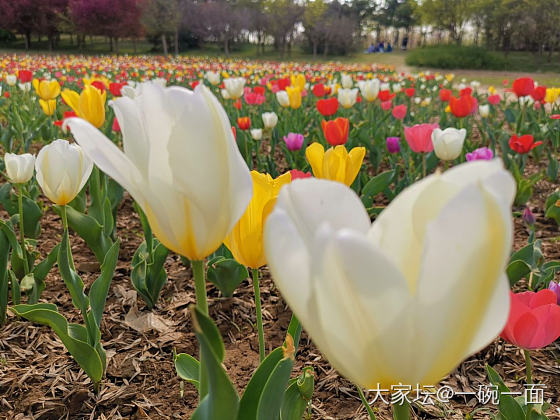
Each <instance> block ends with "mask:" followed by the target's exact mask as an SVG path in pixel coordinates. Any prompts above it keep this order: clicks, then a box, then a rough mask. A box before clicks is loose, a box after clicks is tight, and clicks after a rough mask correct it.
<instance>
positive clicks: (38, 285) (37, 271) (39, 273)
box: [29, 244, 60, 303]
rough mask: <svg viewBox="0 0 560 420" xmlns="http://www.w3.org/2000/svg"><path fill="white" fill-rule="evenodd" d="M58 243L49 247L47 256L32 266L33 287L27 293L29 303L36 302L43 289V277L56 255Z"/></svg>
mask: <svg viewBox="0 0 560 420" xmlns="http://www.w3.org/2000/svg"><path fill="white" fill-rule="evenodd" d="M59 249H60V244H57V245H55V246H54V247H53V249H51V252H49V254H48V255H47V257H46V258H45V259H44V260H43V261H41V262H40V263H39V264H37V265H36V266H35V267H34V268H33V271H32V273H33V277H34V278H35V287H34V288H33V290H32V291H31V294H30V295H29V303H37V301H38V300H39V297H41V293H43V290H45V277H47V274H48V273H49V271H50V270H51V268H52V266H53V265H54V263H55V262H56V259H57V257H58V251H59Z"/></svg>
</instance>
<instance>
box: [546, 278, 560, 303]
mask: <svg viewBox="0 0 560 420" xmlns="http://www.w3.org/2000/svg"><path fill="white" fill-rule="evenodd" d="M548 290H552V291H553V292H554V294H555V295H556V299H557V302H558V305H560V284H559V283H557V282H555V281H553V280H551V281H550V283H549V285H548Z"/></svg>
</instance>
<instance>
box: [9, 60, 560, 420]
mask: <svg viewBox="0 0 560 420" xmlns="http://www.w3.org/2000/svg"><path fill="white" fill-rule="evenodd" d="M115 60H116V62H115ZM119 60H122V59H109V58H107V59H103V58H93V59H92V61H93V63H92V65H93V66H94V67H95V68H96V71H97V72H96V74H94V75H92V76H91V77H87V78H83V76H85V74H86V71H85V70H86V69H85V68H83V64H81V65H80V64H76V63H79V59H77V58H72V57H62V58H60V63H59V67H56V66H57V63H56V60H55V61H54V64H53V61H50V59H46V58H44V57H39V58H37V59H33V58H30V57H25V58H21V59H20V58H18V57H4V58H3V59H2V60H0V63H3V65H2V66H1V67H0V68H5V69H7V70H6V74H5V76H4V81H3V82H2V83H3V84H4V86H3V89H4V99H3V100H2V102H1V103H0V118H2V119H3V120H4V122H3V126H4V127H3V131H4V132H6V133H8V134H7V135H5V136H4V135H1V136H0V137H1V139H2V144H3V146H4V148H5V150H6V151H7V152H15V153H6V155H5V158H4V170H5V174H6V176H7V180H8V182H9V183H10V184H12V185H13V186H15V187H16V188H15V190H16V192H15V193H13V192H11V189H12V188H11V185H10V184H7V188H6V189H4V188H3V191H4V192H5V193H2V197H0V198H1V199H2V200H0V201H1V202H2V204H3V206H4V208H5V209H6V211H7V212H8V213H9V215H10V218H9V219H7V220H5V221H3V222H2V224H1V228H2V229H1V232H2V233H1V234H0V245H2V247H1V249H0V257H1V258H0V269H2V268H3V271H2V273H1V274H0V280H1V283H0V286H1V287H0V310H2V308H4V312H5V309H6V307H7V306H8V304H9V302H8V297H9V293H8V292H9V291H10V292H11V299H12V302H11V303H12V306H10V309H11V310H12V312H14V313H15V314H17V315H19V316H21V317H23V318H25V319H28V320H30V321H34V322H38V323H43V324H47V325H50V326H51V327H52V328H53V329H54V331H55V332H56V334H57V335H58V336H59V337H60V338H61V340H62V341H63V343H64V344H65V346H66V347H67V349H68V351H69V352H70V354H71V355H72V356H73V357H74V358H75V360H76V361H77V362H78V363H79V364H80V366H81V367H82V368H83V369H84V371H85V372H86V373H87V374H88V375H89V376H90V378H91V379H92V382H93V383H94V386H95V387H96V388H98V387H99V386H100V384H101V381H102V378H103V373H104V370H105V366H106V360H105V352H104V351H103V347H102V344H101V336H100V330H99V326H100V321H101V316H102V313H103V306H104V303H105V299H106V296H107V293H108V291H109V286H110V281H111V278H112V274H113V271H114V268H115V264H116V261H117V258H118V250H119V240H118V232H117V230H116V228H115V226H116V225H115V219H116V217H117V208H118V204H119V202H120V201H121V199H122V193H123V190H122V189H125V190H126V191H128V193H129V194H130V195H131V196H132V198H133V199H134V201H135V203H136V205H137V211H138V214H139V217H140V219H141V221H142V226H143V230H144V237H145V239H144V242H143V243H142V245H141V246H140V247H139V249H138V250H137V252H136V253H135V255H134V258H133V260H132V262H131V268H132V270H131V282H132V284H133V286H134V287H135V288H136V289H137V290H138V291H139V295H140V296H142V298H143V299H144V300H145V301H146V304H147V306H148V308H152V307H153V306H154V305H156V304H157V297H158V294H159V291H160V290H161V288H162V287H163V284H164V283H165V281H166V279H167V277H166V274H165V270H164V269H163V263H164V261H165V258H166V257H167V255H168V252H169V251H171V252H175V253H177V254H179V255H181V256H182V257H183V260H184V262H185V263H186V264H188V265H190V266H191V268H192V273H193V280H194V286H195V292H196V308H192V311H191V316H192V321H193V328H194V331H195V333H196V336H197V339H198V341H199V346H200V347H199V348H200V351H199V358H198V359H196V358H194V357H193V356H192V355H188V354H179V355H177V356H176V358H175V364H176V368H177V372H178V374H179V376H180V377H181V378H183V379H185V380H187V381H189V382H191V383H192V384H194V385H195V386H196V387H197V389H198V391H199V395H200V405H199V407H198V408H197V410H196V411H195V413H194V415H193V418H197V419H218V418H220V419H230V418H231V419H253V418H263V419H265V418H266V419H269V418H278V417H279V416H281V418H294V419H295V418H301V417H302V416H303V415H304V413H305V411H306V410H308V409H309V407H310V401H311V393H312V382H313V374H312V372H310V371H309V370H305V371H304V372H303V373H302V374H301V375H300V377H299V378H297V381H295V382H294V381H293V380H290V375H291V371H292V367H293V363H294V359H295V357H296V354H297V349H298V344H299V338H300V334H301V329H302V327H303V329H305V331H306V332H307V333H308V334H309V336H310V337H311V338H312V340H313V342H314V343H315V344H316V345H317V347H318V348H319V349H320V350H321V352H322V353H323V354H324V355H325V356H326V357H327V359H328V360H329V361H330V363H331V364H332V365H333V366H334V367H335V368H336V369H337V370H338V371H339V372H340V373H341V374H342V375H343V376H345V377H346V378H348V379H349V380H351V381H352V382H353V383H355V384H356V385H357V386H358V390H359V393H360V395H363V393H362V389H376V388H377V389H379V387H380V386H381V387H383V388H390V387H391V385H395V384H399V383H401V384H403V383H404V384H422V385H431V384H435V383H437V382H438V381H439V380H441V379H442V378H443V377H444V376H445V375H446V374H448V373H449V372H450V371H452V370H453V369H454V368H455V367H456V366H457V365H458V364H459V363H460V362H461V361H462V360H463V359H465V358H466V357H468V356H469V355H471V354H473V353H475V352H477V351H479V350H480V349H482V348H484V347H485V346H486V345H487V344H488V343H490V342H491V341H493V340H494V338H495V337H496V336H498V335H501V336H502V337H503V338H504V339H506V340H508V341H510V342H511V343H513V344H516V345H518V346H519V347H521V348H522V349H524V352H525V355H526V360H527V382H528V383H532V375H531V363H530V356H529V350H534V349H538V348H542V347H544V346H546V345H548V344H550V343H551V342H553V341H554V340H556V339H557V338H558V337H559V336H560V306H558V299H560V297H559V296H558V286H557V284H556V283H554V281H553V280H554V277H555V275H556V273H557V272H558V271H559V270H560V263H557V262H554V261H548V262H544V261H542V259H538V258H535V255H537V254H538V253H539V252H540V244H539V242H538V241H535V240H534V235H532V239H531V241H530V243H529V244H528V245H527V246H526V247H525V248H523V249H522V250H520V251H518V252H516V253H514V254H513V255H510V251H511V247H512V237H513V227H512V222H511V217H512V211H511V206H512V204H513V203H514V202H515V204H516V205H522V204H525V202H527V201H528V200H529V199H530V198H531V195H532V187H533V185H534V184H535V183H536V182H537V181H538V180H540V179H542V178H544V177H548V178H549V179H552V180H556V179H557V175H558V160H557V157H556V152H557V151H558V146H559V141H560V126H558V123H557V121H556V120H557V117H556V115H557V114H554V112H555V111H556V109H557V106H558V105H557V103H556V102H557V99H558V95H559V94H560V91H557V90H555V89H546V88H544V90H543V87H541V86H537V87H535V84H534V82H533V81H532V80H525V79H519V80H516V81H514V83H513V85H512V87H511V89H510V90H511V91H509V90H508V91H506V92H505V93H504V94H499V93H497V91H496V90H495V89H494V88H490V89H488V90H487V91H483V90H482V89H480V86H478V85H477V84H476V83H471V85H470V86H466V85H465V84H464V83H463V82H462V83H461V84H459V85H457V86H456V85H454V83H453V77H452V75H447V76H442V75H431V74H417V75H399V74H396V73H394V72H391V71H390V69H379V70H378V71H375V70H376V69H371V68H367V69H366V68H356V67H352V66H348V67H346V68H344V67H341V66H334V65H333V66H331V67H326V66H324V65H321V66H316V67H313V66H298V65H289V64H282V65H276V66H266V65H259V64H256V63H246V62H241V63H239V62H219V63H218V64H214V65H213V64H211V63H210V62H209V61H205V60H200V61H199V62H198V63H196V62H191V61H189V62H182V61H181V60H178V61H174V62H165V63H159V62H153V61H150V59H147V58H144V59H142V58H130V63H128V62H126V61H119ZM35 62H36V64H32V63H35ZM100 62H101V63H104V64H99V63H100ZM6 63H7V64H6ZM24 65H25V66H28V67H29V68H34V69H35V70H36V73H37V74H35V72H34V71H31V70H23V69H22V66H24ZM34 65H35V67H33V66H34ZM142 65H144V68H142V70H139V69H138V68H139V67H142ZM160 65H161V69H159V70H158V69H157V66H160ZM99 66H101V67H102V68H103V69H101V68H100V67H99ZM103 66H105V67H103ZM288 71H289V74H288V75H286V72H288ZM112 77H114V79H113V80H112V79H111V78H112ZM149 78H154V79H156V80H153V81H143V79H149ZM338 79H340V83H338V82H337V80H338ZM167 82H170V83H173V82H176V83H179V84H183V85H184V84H188V85H190V86H188V87H189V88H192V89H187V88H185V87H182V86H171V87H166V83H167ZM31 85H32V86H33V89H31V87H30V86H31ZM61 85H64V88H62V86H61ZM508 85H509V84H508ZM355 86H357V87H355ZM508 89H509V87H508ZM6 94H7V95H6ZM108 97H111V98H112V99H111V101H110V103H109V105H110V107H108V106H107V105H108V101H107V98H108ZM218 98H221V100H220V99H218ZM486 102H487V103H486ZM436 121H437V122H436ZM20 122H21V123H20ZM232 122H234V124H233V126H232ZM28 126H29V127H33V129H32V130H31V131H30V130H29V127H28ZM440 127H441V128H440ZM475 133H476V134H477V135H475ZM29 136H30V137H29ZM57 137H66V139H68V140H70V141H72V139H73V140H75V142H76V143H77V144H76V143H69V142H68V141H67V140H62V139H59V140H54V139H55V138H57ZM535 138H537V139H538V140H537V141H535ZM307 139H312V140H313V142H306V140H307ZM401 139H404V140H405V141H404V142H403V141H401ZM541 139H542V140H541ZM306 143H308V144H307V145H306V146H305V148H304V145H305V144H306ZM545 143H546V146H548V147H547V148H545V147H542V146H541V145H544V144H545ZM38 147H40V151H39V153H38V155H37V158H36V159H35V157H34V156H33V155H32V154H30V153H29V152H31V151H34V150H36V148H38ZM545 150H546V151H545ZM17 153H21V154H17ZM497 156H499V157H500V158H501V159H500V158H495V157H497ZM529 156H530V158H531V159H533V160H534V161H535V162H538V163H541V166H542V162H545V161H546V160H547V159H548V163H547V164H546V167H547V169H546V173H541V172H542V171H541V172H539V173H537V174H536V176H535V175H533V176H531V177H528V176H525V175H524V173H525V171H526V166H527V162H528V160H529V158H528V157H529ZM439 161H442V164H441V165H440V164H439ZM438 165H440V166H442V168H440V169H437V170H436V167H437V166H438ZM450 165H451V166H452V168H450V169H448V167H449V166H450ZM34 168H35V176H34V171H33V169H34ZM442 169H443V170H444V171H443V172H442ZM37 186H38V187H39V188H40V189H41V190H42V191H43V193H44V195H45V196H46V197H47V198H48V199H49V200H50V201H52V202H53V203H54V204H55V206H54V210H55V211H56V212H58V213H59V214H60V215H61V218H62V222H63V226H62V229H63V236H62V242H61V244H60V245H58V246H57V247H55V248H54V249H53V250H52V251H51V253H50V254H49V255H48V256H47V257H46V258H45V259H44V260H43V261H41V262H39V263H38V264H35V260H36V259H37V257H38V253H37V252H36V248H35V247H36V240H37V238H38V237H39V230H40V220H41V215H42V209H41V208H40V206H38V205H37V202H38V196H39V190H38V188H37ZM86 194H87V196H89V200H88V199H87V196H86ZM387 202H389V204H388V205H386V203H387ZM14 203H17V204H14ZM558 207H560V200H557V202H552V203H551V204H550V208H552V209H553V210H554V209H556V208H558ZM547 214H548V211H547ZM550 217H553V216H550ZM372 218H374V219H375V220H374V222H373V223H372V222H371V220H372ZM527 219H528V216H527ZM528 224H529V223H528ZM69 229H72V230H74V231H75V232H76V233H77V234H78V235H80V236H82V237H83V238H84V240H85V241H86V243H87V244H88V246H89V247H90V248H91V249H92V251H93V252H94V254H95V256H96V258H97V259H98V261H99V263H100V264H101V268H100V276H99V278H98V279H97V280H96V281H95V283H94V284H93V285H92V286H91V288H90V290H89V294H87V295H86V294H85V291H84V284H83V282H82V280H81V279H80V277H79V275H78V273H77V272H76V269H75V267H74V264H73V262H72V255H71V252H70V243H69V234H68V232H69ZM18 234H19V235H18ZM18 236H19V238H18ZM481 255H485V258H482V259H481V258H480V256H481ZM55 262H56V263H57V264H58V268H59V271H60V273H61V277H62V279H63V280H64V282H65V284H66V286H67V288H68V290H69V292H70V294H71V296H72V301H73V304H74V305H75V306H76V308H77V309H79V310H80V312H81V313H82V317H83V324H68V323H67V322H66V319H65V318H64V316H63V315H62V314H60V313H59V312H58V309H57V307H56V306H55V305H53V304H49V303H43V302H41V301H40V296H41V291H42V290H43V289H44V287H45V283H44V278H45V276H46V275H47V273H48V271H49V270H50V268H51V267H52V266H53V265H54V264H55ZM205 262H208V264H206V263H205ZM265 265H268V267H269V269H270V273H271V275H272V278H273V280H274V282H275V284H276V286H277V287H278V289H279V291H280V292H281V294H282V296H283V297H284V298H285V300H286V301H287V303H288V304H289V306H290V308H291V309H292V310H293V314H294V315H293V317H292V321H291V322H290V326H289V328H288V331H287V333H286V339H285V342H284V344H283V346H281V347H280V348H278V349H275V350H273V351H272V352H270V353H268V354H267V351H266V349H267V347H266V344H265V334H264V331H263V323H262V310H261V298H260V290H259V275H260V273H259V268H261V267H263V266H265ZM245 267H247V268H249V269H250V270H251V273H252V282H253V287H254V294H255V296H254V297H255V307H256V320H257V322H256V324H257V330H258V337H259V353H260V358H261V364H260V366H259V368H258V369H257V370H256V372H255V373H254V375H253V376H252V378H251V380H250V381H249V384H248V386H247V387H246V389H245V391H244V393H243V394H242V395H241V396H240V395H239V394H238V391H237V390H236V389H235V387H234V386H233V384H232V382H231V380H230V378H228V376H227V373H226V371H225V370H224V368H223V366H222V362H223V360H224V347H223V343H222V341H221V338H220V335H219V332H218V330H217V328H216V326H215V325H214V323H213V322H212V320H211V318H210V317H209V312H208V304H207V298H206V293H207V285H206V282H207V280H208V281H211V282H212V283H213V284H214V285H216V287H217V288H218V289H219V290H220V291H221V293H222V294H224V295H225V296H227V295H231V293H232V292H233V289H235V287H236V286H237V285H238V284H239V283H240V282H241V281H243V280H245V278H246V277H247V276H248V271H247V269H246V268H245ZM522 278H527V279H529V285H528V286H529V290H528V291H525V292H521V293H517V294H514V293H513V292H511V291H510V287H511V286H515V285H516V283H517V282H518V281H519V280H521V279H522ZM549 282H550V285H549ZM516 287H517V286H516ZM547 287H548V289H547ZM516 290H519V289H516ZM25 295H27V301H25V302H26V303H22V302H24V297H25ZM488 369H489V378H490V380H491V381H492V382H499V384H500V385H503V382H502V380H501V378H499V375H497V374H496V373H495V372H494V371H493V370H492V369H491V368H488ZM294 384H295V385H294ZM503 387H505V385H503ZM501 389H502V391H503V388H501ZM506 389H507V388H506ZM503 392H505V391H503ZM508 397H509V398H508ZM502 398H503V399H504V400H507V402H508V404H507V406H505V405H504V407H505V408H504V407H500V410H502V409H503V410H506V408H507V410H514V411H515V412H516V413H519V412H521V413H527V415H529V413H531V416H533V417H531V418H543V419H544V418H546V416H545V414H544V412H545V411H546V406H545V405H542V404H540V405H539V404H531V403H529V402H528V401H523V400H515V399H513V398H512V397H511V396H509V395H507V393H505V394H503V395H502ZM367 409H368V413H369V415H370V417H372V418H374V417H375V414H374V412H373V411H372V410H371V408H370V407H369V405H368V406H367ZM394 412H395V416H396V417H397V418H409V417H410V409H409V408H408V405H407V402H406V401H401V403H400V404H398V405H395V407H394ZM506 414H507V413H505V412H502V413H501V415H503V416H506ZM506 418H508V417H507V416H506ZM514 418H516V417H514Z"/></svg>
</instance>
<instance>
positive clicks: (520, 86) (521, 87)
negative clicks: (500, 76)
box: [512, 77, 535, 97]
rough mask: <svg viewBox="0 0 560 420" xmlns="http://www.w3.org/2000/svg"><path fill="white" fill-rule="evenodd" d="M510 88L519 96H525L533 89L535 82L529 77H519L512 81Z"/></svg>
mask: <svg viewBox="0 0 560 420" xmlns="http://www.w3.org/2000/svg"><path fill="white" fill-rule="evenodd" d="M512 89H513V91H514V92H515V94H516V95H517V96H518V97H519V96H527V95H530V94H531V93H532V92H533V89H535V82H534V81H533V79H531V78H530V77H520V78H519V79H515V80H514V81H513V85H512Z"/></svg>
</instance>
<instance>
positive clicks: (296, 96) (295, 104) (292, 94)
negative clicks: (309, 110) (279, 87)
mask: <svg viewBox="0 0 560 420" xmlns="http://www.w3.org/2000/svg"><path fill="white" fill-rule="evenodd" d="M286 93H287V94H288V98H289V100H290V108H292V109H298V108H299V107H300V106H301V90H300V89H299V88H297V87H293V86H288V87H287V88H286Z"/></svg>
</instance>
